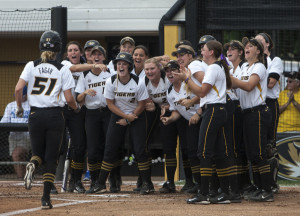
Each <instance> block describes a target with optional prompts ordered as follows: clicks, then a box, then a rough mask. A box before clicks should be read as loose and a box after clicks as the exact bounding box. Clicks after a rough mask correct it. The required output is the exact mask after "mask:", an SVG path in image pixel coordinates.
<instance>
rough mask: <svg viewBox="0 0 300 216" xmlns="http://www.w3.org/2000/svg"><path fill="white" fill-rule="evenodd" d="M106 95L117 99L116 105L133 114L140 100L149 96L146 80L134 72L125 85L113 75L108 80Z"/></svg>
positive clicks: (108, 97)
mask: <svg viewBox="0 0 300 216" xmlns="http://www.w3.org/2000/svg"><path fill="white" fill-rule="evenodd" d="M104 97H105V98H107V99H110V100H114V101H115V105H116V106H117V107H118V108H119V109H120V110H122V112H124V113H125V114H132V113H133V111H134V110H135V108H136V107H137V105H138V101H142V100H146V99H148V98H149V95H148V92H147V89H146V85H145V82H142V80H141V79H139V78H138V77H137V76H135V75H134V74H130V80H129V81H128V82H127V83H126V84H125V85H123V84H122V83H121V82H120V80H118V79H117V75H113V76H111V77H110V78H108V79H107V80H106V84H105V90H104Z"/></svg>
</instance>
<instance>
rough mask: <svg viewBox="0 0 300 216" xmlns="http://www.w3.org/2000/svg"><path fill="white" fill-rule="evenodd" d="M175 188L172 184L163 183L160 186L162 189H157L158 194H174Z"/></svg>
mask: <svg viewBox="0 0 300 216" xmlns="http://www.w3.org/2000/svg"><path fill="white" fill-rule="evenodd" d="M175 192H176V187H175V184H174V182H169V181H167V182H165V183H164V184H163V186H162V188H160V189H159V193H175Z"/></svg>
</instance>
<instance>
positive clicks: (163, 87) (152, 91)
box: [142, 74, 170, 106]
mask: <svg viewBox="0 0 300 216" xmlns="http://www.w3.org/2000/svg"><path fill="white" fill-rule="evenodd" d="M142 80H143V81H142V82H145V84H146V88H147V91H148V94H149V97H150V98H151V100H152V101H153V102H154V103H156V104H158V105H159V106H161V105H167V104H168V101H167V91H168V88H169V87H170V81H169V80H168V78H167V76H166V75H165V74H163V75H162V77H160V80H159V83H158V85H157V87H155V86H153V85H152V83H151V81H150V80H149V79H148V78H147V77H145V78H144V79H142Z"/></svg>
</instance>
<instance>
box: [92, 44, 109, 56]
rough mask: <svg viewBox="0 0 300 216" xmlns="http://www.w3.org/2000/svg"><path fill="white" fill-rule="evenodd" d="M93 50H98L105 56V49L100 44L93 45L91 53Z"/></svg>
mask: <svg viewBox="0 0 300 216" xmlns="http://www.w3.org/2000/svg"><path fill="white" fill-rule="evenodd" d="M95 50H98V51H99V52H101V53H102V54H103V55H104V56H105V58H106V50H105V49H104V48H103V47H102V46H94V47H93V49H92V51H91V54H93V52H94V51H95Z"/></svg>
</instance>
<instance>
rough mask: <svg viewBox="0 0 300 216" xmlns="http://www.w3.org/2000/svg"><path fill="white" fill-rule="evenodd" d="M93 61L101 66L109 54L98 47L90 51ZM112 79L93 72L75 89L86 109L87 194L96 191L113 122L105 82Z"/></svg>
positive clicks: (81, 80)
mask: <svg viewBox="0 0 300 216" xmlns="http://www.w3.org/2000/svg"><path fill="white" fill-rule="evenodd" d="M91 57H92V59H93V63H96V62H97V63H101V64H102V63H103V61H104V60H105V57H106V51H105V49H104V48H103V47H102V46H95V47H93V49H92V51H91ZM109 77H110V73H109V72H107V71H101V69H98V68H93V69H91V70H89V71H85V72H83V73H81V75H80V78H79V80H78V84H77V86H76V89H75V92H76V93H77V94H78V95H77V101H78V102H79V103H84V104H85V106H86V107H87V110H86V116H85V130H86V135H87V152H88V167H89V170H90V174H91V186H90V190H88V191H86V193H90V192H91V191H93V187H94V185H95V182H96V179H97V178H98V176H99V173H100V168H101V163H102V160H103V154H104V147H105V137H106V131H107V127H108V122H109V118H110V111H109V110H108V108H107V104H106V100H105V98H104V96H103V94H104V87H105V82H106V80H107V79H108V78H109ZM112 192H113V191H112Z"/></svg>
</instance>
